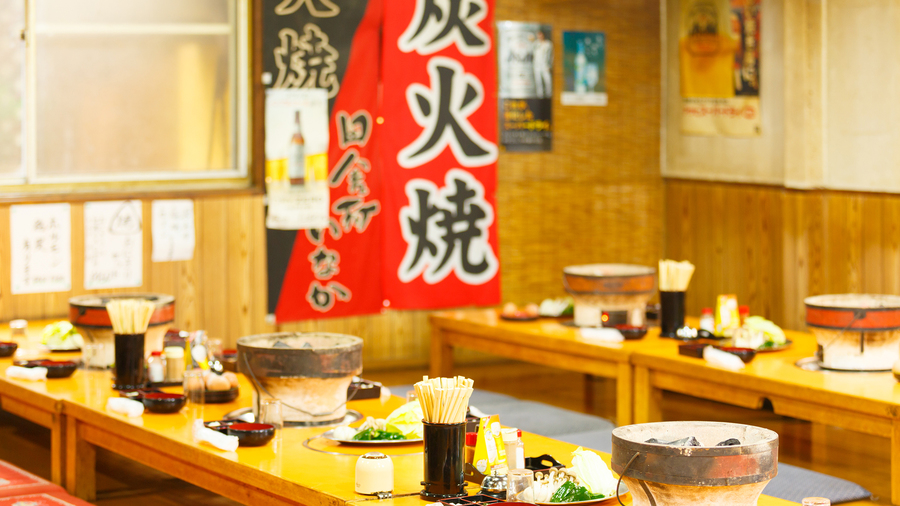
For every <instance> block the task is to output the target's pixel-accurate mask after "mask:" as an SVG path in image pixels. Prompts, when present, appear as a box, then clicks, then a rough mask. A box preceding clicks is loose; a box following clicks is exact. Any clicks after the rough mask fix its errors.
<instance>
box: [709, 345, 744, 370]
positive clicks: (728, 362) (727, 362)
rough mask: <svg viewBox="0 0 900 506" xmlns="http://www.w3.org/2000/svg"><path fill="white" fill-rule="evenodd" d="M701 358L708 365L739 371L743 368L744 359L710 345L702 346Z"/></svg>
mask: <svg viewBox="0 0 900 506" xmlns="http://www.w3.org/2000/svg"><path fill="white" fill-rule="evenodd" d="M703 359H704V360H706V362H707V363H709V365H714V366H716V367H721V368H723V369H729V370H732V371H740V370H741V369H743V368H744V361H743V360H741V358H740V357H738V356H737V355H735V354H733V353H728V352H727V351H722V350H717V349H715V348H713V347H712V346H707V347H706V348H703Z"/></svg>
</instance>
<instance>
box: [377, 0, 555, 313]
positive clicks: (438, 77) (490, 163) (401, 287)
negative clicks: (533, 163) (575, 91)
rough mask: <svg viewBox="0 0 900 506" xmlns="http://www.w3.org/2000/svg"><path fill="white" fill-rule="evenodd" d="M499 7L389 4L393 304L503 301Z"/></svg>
mask: <svg viewBox="0 0 900 506" xmlns="http://www.w3.org/2000/svg"><path fill="white" fill-rule="evenodd" d="M493 12H494V2H493V0H468V1H466V2H443V3H441V4H438V3H437V2H434V1H433V0H415V1H405V2H396V1H391V2H386V3H385V17H384V30H383V32H384V44H383V47H384V50H383V51H384V52H383V56H382V58H381V61H382V62H383V68H382V76H383V79H384V83H383V89H384V96H383V106H382V116H383V119H384V125H385V127H386V128H388V129H390V132H391V133H390V135H384V136H383V137H382V141H381V147H382V153H383V164H384V177H385V199H384V210H383V214H384V216H385V221H384V223H385V234H384V240H383V243H382V244H383V245H384V259H383V262H384V263H383V280H384V292H385V305H386V306H390V307H392V308H402V309H424V308H436V307H452V306H462V305H487V304H497V303H499V301H500V276H499V270H500V267H499V260H498V249H497V223H496V218H495V216H496V212H495V209H496V197H495V192H496V187H497V153H498V147H497V118H498V116H497V107H496V104H497V102H496V96H495V93H496V91H495V90H496V89H497V82H496V80H497V67H496V62H497V61H496V57H495V56H494V53H493V49H494V47H493V45H494V40H493V36H492V35H493ZM547 91H551V90H546V91H545V93H546V92H547Z"/></svg>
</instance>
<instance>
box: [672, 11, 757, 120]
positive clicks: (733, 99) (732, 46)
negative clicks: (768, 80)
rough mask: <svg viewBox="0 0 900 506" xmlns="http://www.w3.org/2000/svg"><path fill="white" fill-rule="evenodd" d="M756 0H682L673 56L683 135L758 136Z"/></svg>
mask: <svg viewBox="0 0 900 506" xmlns="http://www.w3.org/2000/svg"><path fill="white" fill-rule="evenodd" d="M759 8H760V2H759V0H686V1H684V2H682V4H681V19H680V21H681V23H680V25H681V26H680V33H679V40H678V59H679V71H680V86H681V130H682V132H683V133H685V134H694V135H723V136H731V137H755V136H759V135H760V124H761V120H760V110H759V88H760V86H759V35H760V30H759V20H760V17H759V16H760V12H759Z"/></svg>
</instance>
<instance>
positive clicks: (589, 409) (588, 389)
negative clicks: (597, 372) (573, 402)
mask: <svg viewBox="0 0 900 506" xmlns="http://www.w3.org/2000/svg"><path fill="white" fill-rule="evenodd" d="M595 380H596V378H594V375H593V374H585V375H584V412H585V413H593V412H594V382H595Z"/></svg>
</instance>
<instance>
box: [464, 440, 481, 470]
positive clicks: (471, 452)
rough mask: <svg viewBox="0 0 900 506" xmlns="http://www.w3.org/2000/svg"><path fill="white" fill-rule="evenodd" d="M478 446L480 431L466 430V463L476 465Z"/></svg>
mask: <svg viewBox="0 0 900 506" xmlns="http://www.w3.org/2000/svg"><path fill="white" fill-rule="evenodd" d="M476 446H478V433H477V432H466V460H465V462H466V464H472V465H473V466H474V465H475V447H476Z"/></svg>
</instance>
